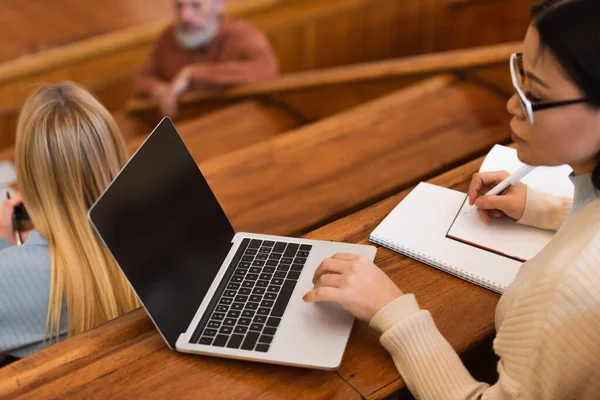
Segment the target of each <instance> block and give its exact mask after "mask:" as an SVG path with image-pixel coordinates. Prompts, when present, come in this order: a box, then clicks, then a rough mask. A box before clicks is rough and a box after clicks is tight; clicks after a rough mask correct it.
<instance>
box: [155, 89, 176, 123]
mask: <svg viewBox="0 0 600 400" xmlns="http://www.w3.org/2000/svg"><path fill="white" fill-rule="evenodd" d="M150 97H151V99H152V101H153V102H154V104H156V105H157V106H158V108H159V110H160V112H161V113H162V114H163V115H166V116H168V117H175V116H176V115H177V98H176V97H175V96H174V94H173V91H172V90H171V85H169V84H166V83H162V82H161V83H156V84H155V85H154V86H153V87H152V92H151V93H150Z"/></svg>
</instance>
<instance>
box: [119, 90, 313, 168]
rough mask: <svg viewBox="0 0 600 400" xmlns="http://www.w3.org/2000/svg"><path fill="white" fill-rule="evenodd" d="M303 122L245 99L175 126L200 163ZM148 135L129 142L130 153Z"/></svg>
mask: <svg viewBox="0 0 600 400" xmlns="http://www.w3.org/2000/svg"><path fill="white" fill-rule="evenodd" d="M302 123H303V121H301V120H299V119H297V118H296V117H294V116H293V115H290V114H289V113H287V112H286V111H285V110H282V109H281V108H280V107H278V106H277V105H273V104H264V103H260V102H258V101H245V102H241V103H238V104H236V105H233V106H229V107H227V108H224V109H222V110H219V111H216V112H214V113H212V114H210V115H207V116H204V117H200V118H196V119H195V120H191V121H186V122H181V123H176V127H177V130H178V132H179V133H180V135H181V137H182V138H183V141H184V142H185V144H186V146H187V147H188V149H189V150H190V153H191V155H192V157H194V160H195V161H196V162H197V163H201V162H204V161H206V160H209V159H211V158H216V157H219V156H223V155H226V154H229V153H232V152H234V151H236V150H239V149H243V148H245V147H248V146H251V145H254V144H256V143H260V142H263V141H266V140H269V139H272V138H274V137H276V136H277V135H279V134H282V133H284V132H287V131H288V130H291V129H294V128H297V127H299V126H301V125H302ZM147 133H150V130H148V131H147ZM146 136H147V135H141V136H139V135H138V137H137V138H136V139H135V140H131V141H129V142H128V148H129V151H130V153H132V154H133V152H134V151H135V150H137V148H138V147H139V146H140V145H141V144H142V143H143V141H144V140H145V139H146Z"/></svg>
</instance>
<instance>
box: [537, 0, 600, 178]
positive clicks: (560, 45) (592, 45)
mask: <svg viewBox="0 0 600 400" xmlns="http://www.w3.org/2000/svg"><path fill="white" fill-rule="evenodd" d="M531 16H532V19H533V26H534V27H535V28H536V29H537V31H538V33H539V36H540V46H541V50H542V51H543V50H544V49H549V50H550V51H551V52H552V53H553V55H554V56H555V57H556V59H557V60H558V61H559V63H560V64H561V66H562V68H563V70H564V71H565V73H566V74H567V75H568V76H569V78H571V80H572V81H573V82H574V83H575V84H576V85H577V86H579V88H580V89H581V90H582V91H583V92H584V93H585V97H586V98H588V99H589V104H590V105H591V106H594V107H598V108H600V51H599V49H600V26H599V24H600V0H545V1H543V2H542V3H540V4H537V5H535V6H533V8H532V11H531ZM592 182H593V183H594V186H595V187H596V188H597V189H600V155H598V160H597V164H596V168H595V169H594V172H593V173H592Z"/></svg>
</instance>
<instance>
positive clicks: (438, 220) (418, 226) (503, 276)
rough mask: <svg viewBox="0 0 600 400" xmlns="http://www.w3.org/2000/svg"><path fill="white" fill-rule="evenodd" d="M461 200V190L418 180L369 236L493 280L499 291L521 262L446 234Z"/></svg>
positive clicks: (468, 274)
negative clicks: (418, 182) (416, 184)
mask: <svg viewBox="0 0 600 400" xmlns="http://www.w3.org/2000/svg"><path fill="white" fill-rule="evenodd" d="M464 200H465V194H464V193H460V192H457V191H454V190H451V189H446V188H442V187H439V186H435V185H431V184H428V183H420V184H419V185H418V186H417V187H416V188H415V189H413V191H412V192H411V193H410V194H409V195H408V196H407V197H406V198H405V199H404V200H403V201H402V202H401V203H400V204H398V206H396V208H395V209H394V210H393V211H392V212H391V213H390V214H389V215H388V216H387V217H386V218H385V219H384V220H383V221H382V223H381V224H379V226H378V227H377V228H376V229H375V230H374V231H373V233H372V234H371V239H372V240H373V241H376V240H374V239H377V240H379V241H385V242H387V243H389V244H390V245H391V246H394V247H395V248H396V249H398V250H401V249H403V250H406V251H410V252H413V253H418V254H420V255H421V256H422V258H424V259H426V260H428V263H429V264H431V265H434V266H436V267H438V268H440V269H443V270H445V271H447V272H450V273H453V274H455V275H458V276H461V277H465V278H471V279H472V280H480V281H486V282H490V283H493V284H494V285H495V286H497V287H499V288H501V290H499V291H502V290H503V289H504V288H505V287H507V286H508V285H509V284H510V283H511V282H512V281H513V280H514V278H515V276H516V275H517V272H518V270H519V266H520V265H521V263H520V262H518V261H514V260H511V259H509V258H506V257H502V256H499V255H497V254H494V253H491V252H489V251H485V250H481V249H479V248H477V247H473V246H469V245H465V244H464V243H461V242H459V241H456V240H453V239H449V238H447V237H446V233H447V231H448V227H449V226H450V225H451V223H452V221H453V220H454V218H455V217H456V214H457V212H458V210H459V209H460V207H461V205H462V203H463V202H464Z"/></svg>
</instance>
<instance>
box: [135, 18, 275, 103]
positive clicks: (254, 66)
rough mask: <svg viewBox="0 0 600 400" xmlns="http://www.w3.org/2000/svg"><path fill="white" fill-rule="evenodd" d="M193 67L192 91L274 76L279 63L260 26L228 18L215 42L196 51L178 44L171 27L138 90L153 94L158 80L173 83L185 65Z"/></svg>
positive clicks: (141, 76)
mask: <svg viewBox="0 0 600 400" xmlns="http://www.w3.org/2000/svg"><path fill="white" fill-rule="evenodd" d="M188 65H191V66H193V70H192V87H191V90H211V89H218V88H220V87H223V86H228V85H236V84H242V83H251V82H257V81H261V80H267V79H270V78H273V77H274V76H276V75H277V73H278V63H277V58H276V56H275V53H274V52H273V49H272V48H271V45H270V44H269V41H268V40H267V38H266V37H265V35H263V34H262V33H261V32H260V31H259V30H258V29H257V28H255V27H254V26H253V25H251V24H249V23H247V22H243V21H231V20H227V19H224V20H222V21H221V23H220V27H219V32H218V33H217V36H216V37H215V38H214V39H213V41H212V42H211V43H210V44H209V45H207V46H205V47H203V48H199V49H196V50H187V49H184V48H183V47H181V46H180V45H179V43H177V41H176V40H175V36H174V27H173V26H170V27H169V28H167V29H166V30H165V31H164V32H163V34H162V35H161V36H160V37H159V38H158V39H157V41H156V42H155V44H154V46H153V48H152V51H151V54H150V56H149V58H148V59H147V60H146V62H145V63H144V65H143V66H142V68H141V70H140V72H139V73H138V76H137V77H136V79H135V82H134V87H135V92H136V94H137V95H139V96H146V95H148V94H149V92H150V90H151V88H152V85H153V84H154V83H156V82H160V81H162V82H170V81H172V80H173V78H175V77H176V76H177V74H178V73H179V72H180V71H181V69H182V68H183V67H185V66H188Z"/></svg>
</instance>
